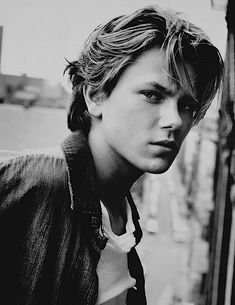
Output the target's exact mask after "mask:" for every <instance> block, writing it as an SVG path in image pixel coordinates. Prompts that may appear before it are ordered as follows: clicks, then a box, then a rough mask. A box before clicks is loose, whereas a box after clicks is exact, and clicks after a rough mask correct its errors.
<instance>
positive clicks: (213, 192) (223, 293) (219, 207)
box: [181, 0, 235, 305]
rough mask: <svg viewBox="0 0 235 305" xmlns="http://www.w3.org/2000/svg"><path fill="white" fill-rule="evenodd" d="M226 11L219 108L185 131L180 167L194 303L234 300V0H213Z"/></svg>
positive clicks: (227, 304) (228, 303)
mask: <svg viewBox="0 0 235 305" xmlns="http://www.w3.org/2000/svg"><path fill="white" fill-rule="evenodd" d="M211 3H212V7H213V8H214V9H223V10H226V21H227V29H228V34H227V46H226V54H225V67H226V73H225V83H224V86H223V90H222V93H221V96H219V97H218V99H219V107H218V108H219V111H218V110H217V109H215V111H214V110H213V108H212V111H211V112H209V116H206V117H205V119H204V120H203V121H202V122H201V123H200V125H199V126H198V127H197V128H196V129H195V130H194V131H193V132H192V133H191V135H189V137H188V139H187V141H186V143H185V147H184V154H183V157H182V160H181V161H182V166H181V172H182V177H183V182H184V184H185V186H186V202H187V207H188V218H189V222H190V224H191V236H192V240H191V247H190V259H189V270H190V272H189V273H190V274H189V279H190V282H191V286H190V287H191V300H190V301H191V302H192V303H193V304H195V305H232V304H235V272H234V271H235V269H234V257H235V206H234V203H235V183H234V181H235V150H234V143H235V125H234V123H235V121H234V119H235V117H234V114H235V38H234V33H235V18H234V14H235V1H234V0H212V1H211Z"/></svg>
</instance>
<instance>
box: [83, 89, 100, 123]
mask: <svg viewBox="0 0 235 305" xmlns="http://www.w3.org/2000/svg"><path fill="white" fill-rule="evenodd" d="M83 96H84V99H85V102H86V105H87V109H88V111H89V113H90V114H91V115H92V116H94V117H101V116H102V104H103V103H102V96H101V94H100V93H99V92H98V91H97V90H95V89H93V88H92V87H91V86H90V85H87V86H84V87H83Z"/></svg>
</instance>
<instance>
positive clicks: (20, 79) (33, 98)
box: [0, 26, 70, 108]
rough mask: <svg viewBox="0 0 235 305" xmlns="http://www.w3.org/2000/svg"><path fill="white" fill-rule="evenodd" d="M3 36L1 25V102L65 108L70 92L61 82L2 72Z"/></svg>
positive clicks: (26, 105)
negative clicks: (54, 82) (53, 82)
mask: <svg viewBox="0 0 235 305" xmlns="http://www.w3.org/2000/svg"><path fill="white" fill-rule="evenodd" d="M2 37H3V27H2V26H0V103H8V104H20V105H22V106H24V107H30V106H35V105H37V106H44V107H55V108H65V107H66V105H67V103H68V101H69V99H70V94H69V93H68V92H67V91H66V90H65V88H64V87H63V86H62V85H61V84H60V83H56V84H52V83H50V82H49V81H48V80H45V79H42V78H36V77H31V76H28V75H26V74H22V75H9V74H2V73H1V51H2Z"/></svg>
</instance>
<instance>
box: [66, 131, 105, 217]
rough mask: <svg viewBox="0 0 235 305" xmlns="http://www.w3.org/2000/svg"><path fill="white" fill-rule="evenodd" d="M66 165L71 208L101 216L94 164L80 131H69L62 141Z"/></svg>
mask: <svg viewBox="0 0 235 305" xmlns="http://www.w3.org/2000/svg"><path fill="white" fill-rule="evenodd" d="M62 149H63V151H64V155H65V159H66V164H67V167H68V175H69V186H70V193H71V197H72V198H71V200H72V206H73V209H75V210H78V211H79V212H81V213H83V214H89V215H91V216H101V208H100V204H99V196H98V192H97V189H98V188H97V181H96V172H95V165H94V161H93V158H92V155H91V151H90V147H89V144H88V140H87V138H86V137H85V135H84V134H83V132H82V131H80V130H79V131H76V132H73V133H71V134H70V135H69V136H68V137H67V138H66V139H65V141H64V142H63V144H62Z"/></svg>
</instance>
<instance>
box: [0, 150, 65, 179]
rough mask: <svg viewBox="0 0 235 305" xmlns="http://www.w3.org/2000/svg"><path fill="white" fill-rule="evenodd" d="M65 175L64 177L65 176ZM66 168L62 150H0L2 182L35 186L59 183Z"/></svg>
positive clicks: (0, 175)
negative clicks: (16, 182) (38, 183)
mask: <svg viewBox="0 0 235 305" xmlns="http://www.w3.org/2000/svg"><path fill="white" fill-rule="evenodd" d="M63 173H64V175H63ZM65 173H66V166H65V159H64V156H63V152H62V150H61V148H45V149H27V150H24V151H19V152H17V151H7V150H0V180H2V181H3V180H4V181H8V182H10V181H13V180H14V181H18V182H20V180H21V183H26V182H27V183H28V184H33V183H37V181H39V180H40V181H42V182H43V181H45V182H48V181H50V180H51V182H52V181H57V182H59V181H60V180H61V179H62V178H63V177H65Z"/></svg>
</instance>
